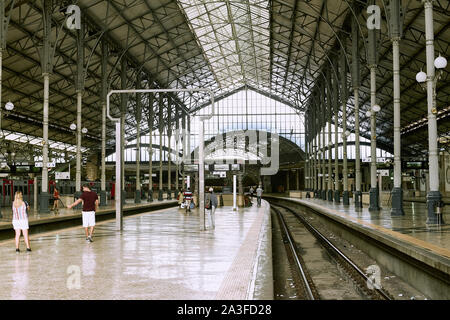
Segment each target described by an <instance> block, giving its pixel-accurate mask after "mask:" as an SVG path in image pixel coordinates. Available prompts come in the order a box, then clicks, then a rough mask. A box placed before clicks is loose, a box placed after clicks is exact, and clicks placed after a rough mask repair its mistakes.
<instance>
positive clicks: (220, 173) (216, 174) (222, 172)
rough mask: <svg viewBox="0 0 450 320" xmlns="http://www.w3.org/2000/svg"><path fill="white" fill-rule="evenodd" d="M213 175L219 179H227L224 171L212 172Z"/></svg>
mask: <svg viewBox="0 0 450 320" xmlns="http://www.w3.org/2000/svg"><path fill="white" fill-rule="evenodd" d="M213 175H215V176H219V177H220V178H226V177H227V173H226V172H225V171H214V172H213Z"/></svg>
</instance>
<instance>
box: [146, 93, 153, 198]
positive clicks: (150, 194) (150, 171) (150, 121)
mask: <svg viewBox="0 0 450 320" xmlns="http://www.w3.org/2000/svg"><path fill="white" fill-rule="evenodd" d="M148 100H149V102H148V103H149V106H148V127H149V132H148V196H147V201H148V202H153V176H152V174H153V122H154V111H153V102H154V94H153V93H150V94H149V97H148Z"/></svg>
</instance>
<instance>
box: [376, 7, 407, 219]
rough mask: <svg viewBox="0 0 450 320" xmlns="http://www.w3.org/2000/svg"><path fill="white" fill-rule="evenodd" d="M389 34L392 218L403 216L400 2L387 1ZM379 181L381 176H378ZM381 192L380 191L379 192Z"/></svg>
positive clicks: (401, 26)
mask: <svg viewBox="0 0 450 320" xmlns="http://www.w3.org/2000/svg"><path fill="white" fill-rule="evenodd" d="M388 13H389V34H390V38H391V41H392V71H393V89H394V99H393V105H394V188H393V189H392V192H391V196H392V208H391V215H392V216H401V215H404V214H405V212H404V211H403V190H402V164H401V137H400V39H401V36H402V28H403V25H402V21H401V20H402V19H401V17H400V15H401V1H400V0H391V1H389V11H388ZM380 179H382V178H381V176H380ZM380 192H381V191H380Z"/></svg>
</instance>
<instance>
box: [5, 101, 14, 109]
mask: <svg viewBox="0 0 450 320" xmlns="http://www.w3.org/2000/svg"><path fill="white" fill-rule="evenodd" d="M5 109H6V110H8V111H11V110H13V109H14V103H12V102H11V101H8V102H7V103H6V104H5Z"/></svg>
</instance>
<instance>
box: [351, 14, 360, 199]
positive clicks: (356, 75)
mask: <svg viewBox="0 0 450 320" xmlns="http://www.w3.org/2000/svg"><path fill="white" fill-rule="evenodd" d="M359 57H360V53H359V30H358V22H357V21H356V19H355V18H353V19H352V84H353V98H354V100H355V193H354V195H353V196H354V202H355V207H356V208H362V192H361V149H360V139H359V133H360V132H359V131H360V130H359V126H360V125H359V87H360V84H361V78H360V60H359Z"/></svg>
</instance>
